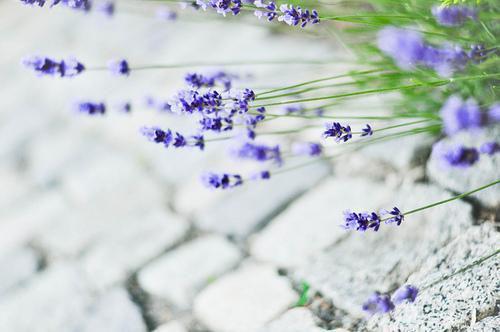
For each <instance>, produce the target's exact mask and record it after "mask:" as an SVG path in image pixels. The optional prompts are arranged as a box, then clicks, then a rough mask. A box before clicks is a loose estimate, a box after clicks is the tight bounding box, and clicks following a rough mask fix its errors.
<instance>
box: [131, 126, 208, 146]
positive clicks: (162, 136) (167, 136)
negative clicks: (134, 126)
mask: <svg viewBox="0 0 500 332" xmlns="http://www.w3.org/2000/svg"><path fill="white" fill-rule="evenodd" d="M140 132H141V134H142V135H144V136H145V137H146V138H147V139H148V140H150V141H151V142H154V143H157V144H163V145H164V146H165V147H166V148H168V147H169V146H173V147H175V148H182V147H186V146H193V147H198V148H199V149H200V150H203V149H204V148H205V139H204V137H203V135H193V136H190V137H187V138H186V136H184V135H182V134H180V133H178V132H175V133H173V132H172V131H171V130H170V129H167V130H163V129H161V128H159V127H142V128H141V129H140Z"/></svg>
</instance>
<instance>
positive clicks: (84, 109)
mask: <svg viewBox="0 0 500 332" xmlns="http://www.w3.org/2000/svg"><path fill="white" fill-rule="evenodd" d="M76 110H77V111H78V112H80V113H84V114H88V115H97V114H100V115H102V114H104V113H106V106H105V105H104V103H93V102H87V101H86V102H80V103H78V104H77V105H76Z"/></svg>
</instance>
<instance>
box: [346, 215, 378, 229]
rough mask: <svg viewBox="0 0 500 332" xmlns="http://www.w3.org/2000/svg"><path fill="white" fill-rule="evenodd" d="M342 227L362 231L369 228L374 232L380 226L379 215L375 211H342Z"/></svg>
mask: <svg viewBox="0 0 500 332" xmlns="http://www.w3.org/2000/svg"><path fill="white" fill-rule="evenodd" d="M344 228H345V229H351V230H356V231H361V232H364V231H366V230H367V229H369V228H371V229H373V230H374V231H375V232H376V231H378V229H379V228H380V216H379V215H378V214H377V213H375V212H361V213H356V212H351V211H345V212H344Z"/></svg>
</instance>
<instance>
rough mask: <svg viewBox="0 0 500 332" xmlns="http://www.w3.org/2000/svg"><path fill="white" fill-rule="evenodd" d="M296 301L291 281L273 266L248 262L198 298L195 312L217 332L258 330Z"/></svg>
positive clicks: (195, 303) (217, 281) (216, 282)
mask: <svg viewBox="0 0 500 332" xmlns="http://www.w3.org/2000/svg"><path fill="white" fill-rule="evenodd" d="M296 300H297V295H296V294H295V292H294V291H293V290H292V288H291V287H290V285H289V283H288V281H287V280H286V279H284V278H283V277H280V276H279V275H277V273H276V271H275V270H274V269H273V268H271V267H269V266H266V265H257V264H254V263H248V264H246V265H244V266H243V267H241V268H240V269H238V270H237V271H234V272H232V273H230V274H227V275H226V276H224V277H222V278H220V279H218V280H216V281H215V282H214V283H212V284H211V285H209V286H208V287H207V288H206V289H205V290H203V291H202V292H201V293H200V294H199V295H198V296H197V297H196V299H195V302H194V313H195V316H196V317H197V318H198V319H199V320H200V321H201V322H202V323H204V324H205V325H206V326H208V328H209V329H212V330H214V331H221V332H226V331H227V332H245V331H254V330H256V329H258V328H261V327H263V326H264V325H265V324H266V323H267V322H269V321H270V320H272V319H273V318H275V317H277V316H278V315H279V314H280V313H282V312H283V311H285V310H286V309H287V308H288V307H289V306H291V305H292V304H293V303H294V301H296Z"/></svg>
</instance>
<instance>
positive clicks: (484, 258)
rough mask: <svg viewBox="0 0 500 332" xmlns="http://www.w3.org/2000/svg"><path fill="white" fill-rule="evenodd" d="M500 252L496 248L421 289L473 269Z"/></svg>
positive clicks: (422, 288)
mask: <svg viewBox="0 0 500 332" xmlns="http://www.w3.org/2000/svg"><path fill="white" fill-rule="evenodd" d="M499 253H500V249H496V250H495V251H493V252H492V253H491V254H489V255H486V256H483V257H481V258H479V259H478V260H476V261H474V262H472V263H471V264H469V265H466V266H464V267H462V268H461V269H458V270H457V271H455V272H453V273H451V274H448V275H445V276H444V277H441V278H439V279H438V280H435V281H433V282H431V283H429V284H428V285H425V286H423V287H421V288H420V290H421V291H423V290H425V289H428V288H431V287H432V286H435V285H437V284H439V283H441V282H443V281H445V280H448V279H450V278H452V277H454V276H456V275H457V274H460V273H463V272H466V271H468V270H470V269H472V268H473V267H474V266H477V265H479V264H481V263H483V262H485V261H487V260H488V259H490V258H492V257H495V256H496V255H498V254H499Z"/></svg>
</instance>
